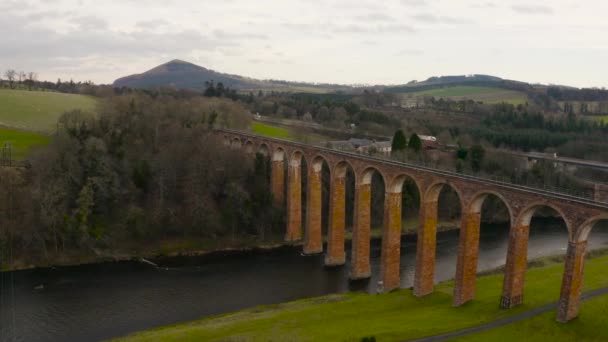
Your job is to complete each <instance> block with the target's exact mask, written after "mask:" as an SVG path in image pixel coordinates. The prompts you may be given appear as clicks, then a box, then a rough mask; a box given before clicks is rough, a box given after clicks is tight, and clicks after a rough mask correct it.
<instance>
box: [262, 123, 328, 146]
mask: <svg viewBox="0 0 608 342" xmlns="http://www.w3.org/2000/svg"><path fill="white" fill-rule="evenodd" d="M251 132H252V133H254V134H259V135H263V136H266V137H270V138H279V139H286V140H292V141H298V142H302V143H307V144H311V143H319V142H325V141H328V140H331V139H330V138H328V137H325V136H323V135H320V134H316V133H309V132H305V131H303V130H298V128H297V127H294V128H283V127H279V126H274V125H269V124H264V123H261V122H252V123H251Z"/></svg>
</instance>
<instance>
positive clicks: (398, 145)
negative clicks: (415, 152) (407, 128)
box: [391, 130, 407, 152]
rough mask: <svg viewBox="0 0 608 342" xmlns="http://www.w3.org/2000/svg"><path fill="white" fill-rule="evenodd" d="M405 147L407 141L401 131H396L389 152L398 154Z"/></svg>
mask: <svg viewBox="0 0 608 342" xmlns="http://www.w3.org/2000/svg"><path fill="white" fill-rule="evenodd" d="M406 147H407V140H406V139H405V135H404V134H403V131H402V130H397V132H395V135H394V136H393V142H392V144H391V151H392V152H398V151H403V150H405V148H406Z"/></svg>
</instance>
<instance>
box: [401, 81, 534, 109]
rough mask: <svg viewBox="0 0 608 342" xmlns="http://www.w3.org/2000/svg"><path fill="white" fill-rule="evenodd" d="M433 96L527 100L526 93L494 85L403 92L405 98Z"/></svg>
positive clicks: (492, 100)
mask: <svg viewBox="0 0 608 342" xmlns="http://www.w3.org/2000/svg"><path fill="white" fill-rule="evenodd" d="M424 96H434V97H435V98H445V99H451V100H456V101H457V100H463V99H471V100H474V101H482V102H484V103H489V104H494V103H502V102H506V103H510V104H514V105H518V104H524V103H526V101H527V100H528V97H527V96H526V94H524V93H521V92H518V91H514V90H508V89H501V88H495V87H475V86H453V87H445V88H439V89H430V90H425V91H418V92H413V93H406V94H403V97H404V99H405V100H407V99H408V98H413V99H414V101H415V98H419V97H424Z"/></svg>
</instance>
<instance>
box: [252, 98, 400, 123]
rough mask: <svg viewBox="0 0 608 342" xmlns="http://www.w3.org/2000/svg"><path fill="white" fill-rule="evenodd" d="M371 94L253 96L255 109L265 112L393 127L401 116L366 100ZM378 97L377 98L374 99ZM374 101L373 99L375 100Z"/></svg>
mask: <svg viewBox="0 0 608 342" xmlns="http://www.w3.org/2000/svg"><path fill="white" fill-rule="evenodd" d="M368 96H372V95H366V94H362V95H361V96H360V97H358V98H353V96H351V95H343V94H323V95H316V94H277V93H273V94H270V95H267V96H264V95H263V94H259V95H258V96H257V97H255V98H252V99H251V101H250V103H251V109H252V111H253V112H256V113H260V114H261V115H265V116H272V117H279V118H286V119H299V120H304V121H315V122H318V123H322V124H327V125H328V126H331V127H336V128H347V127H350V125H351V124H354V125H355V126H363V127H364V128H365V127H370V126H377V127H392V128H394V127H395V126H399V125H400V120H399V119H398V118H396V117H395V116H392V115H387V114H386V113H384V112H382V111H380V110H375V109H373V107H370V106H366V105H364V104H363V103H358V102H359V101H361V102H365V99H366V98H367V97H368ZM374 101H375V100H374ZM372 102H373V101H372Z"/></svg>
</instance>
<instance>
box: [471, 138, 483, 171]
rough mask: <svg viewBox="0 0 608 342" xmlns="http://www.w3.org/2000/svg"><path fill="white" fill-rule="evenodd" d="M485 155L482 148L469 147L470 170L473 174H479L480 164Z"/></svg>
mask: <svg viewBox="0 0 608 342" xmlns="http://www.w3.org/2000/svg"><path fill="white" fill-rule="evenodd" d="M485 154H486V151H485V149H484V148H483V146H481V145H479V144H476V145H473V147H471V168H472V169H473V171H475V172H479V170H481V164H482V163H483V158H484V156H485Z"/></svg>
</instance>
